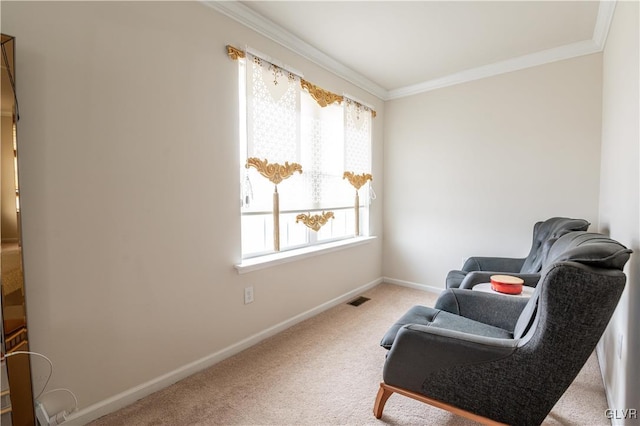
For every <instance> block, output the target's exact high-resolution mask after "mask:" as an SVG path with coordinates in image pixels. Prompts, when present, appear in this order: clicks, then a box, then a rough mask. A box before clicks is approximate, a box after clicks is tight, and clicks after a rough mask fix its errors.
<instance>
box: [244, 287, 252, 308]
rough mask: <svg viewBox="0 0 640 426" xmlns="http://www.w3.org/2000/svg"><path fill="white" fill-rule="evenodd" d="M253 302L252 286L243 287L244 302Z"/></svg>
mask: <svg viewBox="0 0 640 426" xmlns="http://www.w3.org/2000/svg"><path fill="white" fill-rule="evenodd" d="M251 302H253V286H249V287H245V289H244V304H245V305H247V304H249V303H251Z"/></svg>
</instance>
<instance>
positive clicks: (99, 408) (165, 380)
mask: <svg viewBox="0 0 640 426" xmlns="http://www.w3.org/2000/svg"><path fill="white" fill-rule="evenodd" d="M382 282H384V279H383V278H382V277H380V278H378V279H375V280H373V281H371V282H369V283H367V284H365V285H363V286H360V287H358V288H356V289H354V290H351V291H350V292H348V293H345V294H343V295H342V296H339V297H336V298H335V299H332V300H329V301H328V302H325V303H323V304H321V305H319V306H317V307H315V308H313V309H310V310H308V311H306V312H303V313H301V314H299V315H296V316H294V317H292V318H289V319H288V320H286V321H283V322H281V323H279V324H276V325H274V326H273V327H269V328H267V329H265V330H263V331H261V332H259V333H256V334H254V335H253V336H250V337H247V338H246V339H243V340H241V341H239V342H237V343H235V344H233V345H231V346H229V347H226V348H224V349H222V350H220V351H218V352H215V353H213V354H211V355H208V356H206V357H204V358H201V359H199V360H196V361H194V362H192V363H190V364H187V365H184V366H182V367H180V368H178V369H176V370H173V371H170V372H168V373H167V374H163V375H162V376H160V377H157V378H155V379H153V380H150V381H148V382H146V383H142V384H141V385H138V386H136V387H134V388H131V389H129V390H126V391H124V392H121V393H119V394H117V395H114V396H112V397H110V398H107V399H105V400H103V401H100V402H97V403H95V404H93V405H91V406H89V407H87V408H84V409H82V410H80V411H78V412H75V413H73V414H71V415H70V416H69V417H68V420H67V422H65V424H68V425H84V424H87V423H89V422H91V421H93V420H95V419H97V418H99V417H102V416H104V415H106V414H109V413H112V412H114V411H116V410H119V409H121V408H124V407H126V406H127V405H130V404H133V403H134V402H136V401H137V400H139V399H141V398H144V397H145V396H147V395H151V394H152V393H154V392H157V391H159V390H160V389H164V388H166V387H167V386H170V385H172V384H174V383H175V382H177V381H179V380H182V379H184V378H186V377H189V376H191V375H192V374H195V373H197V372H199V371H202V370H204V369H205V368H208V367H211V366H212V365H215V364H217V363H219V362H220V361H222V360H224V359H226V358H229V357H230V356H233V355H235V354H237V353H239V352H241V351H243V350H245V349H247V348H249V347H251V346H253V345H255V344H257V343H259V342H261V341H262V340H264V339H266V338H268V337H271V336H273V335H275V334H278V333H280V332H281V331H284V330H286V329H288V328H289V327H292V326H294V325H296V324H298V323H299V322H302V321H304V320H306V319H309V318H311V317H314V316H316V315H318V314H320V313H321V312H324V311H326V310H327V309H330V308H333V307H334V306H337V305H339V304H341V303H344V302H347V301H349V300H351V299H352V298H354V297H356V296H358V295H359V294H360V293H362V292H364V291H366V290H369V289H370V288H373V287H375V286H377V285H378V284H380V283H382Z"/></svg>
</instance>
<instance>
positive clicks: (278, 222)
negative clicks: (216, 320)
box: [228, 48, 374, 259]
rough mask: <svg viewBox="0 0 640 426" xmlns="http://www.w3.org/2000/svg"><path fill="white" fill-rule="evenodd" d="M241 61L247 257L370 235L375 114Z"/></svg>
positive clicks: (250, 58)
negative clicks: (353, 183)
mask: <svg viewBox="0 0 640 426" xmlns="http://www.w3.org/2000/svg"><path fill="white" fill-rule="evenodd" d="M228 49H229V48H228ZM238 52H239V51H238ZM240 54H241V56H240V57H236V58H234V59H238V63H239V73H240V74H239V82H240V84H239V96H240V164H239V169H240V173H241V182H242V185H241V199H242V203H241V215H242V221H241V223H242V257H243V258H244V259H247V258H251V257H256V256H261V255H266V254H271V253H274V252H278V251H286V250H293V249H297V248H302V247H306V246H309V245H315V244H322V243H327V242H332V241H337V240H341V239H347V238H353V237H356V236H359V235H368V228H369V227H368V223H369V222H368V220H369V214H368V213H369V201H370V196H369V194H370V193H372V192H373V190H372V188H371V187H370V183H369V181H370V180H371V175H370V173H371V119H372V117H373V114H374V111H372V110H371V109H370V108H369V107H367V106H364V105H362V104H361V103H359V102H356V101H354V100H351V99H348V98H347V97H344V96H339V95H335V94H333V93H330V92H326V91H323V90H322V89H319V88H317V87H316V86H314V85H312V84H311V83H309V82H307V81H305V80H304V79H302V78H301V77H300V76H299V75H298V73H294V72H291V71H288V70H286V69H285V68H284V67H280V66H277V65H275V64H273V63H272V62H270V61H267V60H265V59H263V58H260V57H258V56H255V55H253V54H251V53H248V52H247V53H246V54H245V53H244V52H240ZM230 56H231V53H230ZM318 99H319V100H318ZM278 171H280V172H282V173H281V174H282V175H286V177H285V178H283V179H282V180H280V179H279V177H280V175H278V173H277V172H278ZM345 172H347V174H346V175H345ZM274 174H275V175H274ZM276 175H277V176H276ZM353 179H355V180H356V181H357V184H356V185H358V189H359V191H358V189H355V186H352V184H351V183H350V182H352V181H353ZM360 186H362V188H360ZM358 193H360V194H358ZM365 193H366V196H364V194H365ZM356 202H357V203H358V204H357V207H356ZM356 227H357V229H356Z"/></svg>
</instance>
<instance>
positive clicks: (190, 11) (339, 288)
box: [2, 2, 384, 420]
mask: <svg viewBox="0 0 640 426" xmlns="http://www.w3.org/2000/svg"><path fill="white" fill-rule="evenodd" d="M2 31H3V32H5V33H8V34H11V35H14V36H15V37H16V43H17V53H16V55H17V67H16V68H17V85H18V87H17V88H18V96H19V100H20V113H21V114H20V115H21V120H20V123H19V137H20V140H19V144H20V154H21V164H20V166H21V179H22V180H21V187H22V201H23V225H24V260H25V278H26V295H27V309H28V321H29V335H30V338H31V342H32V343H31V347H32V349H33V350H35V351H38V352H41V353H43V354H45V355H47V356H48V357H49V358H51V360H52V361H53V363H54V365H55V369H54V375H53V377H52V379H51V382H50V385H49V388H54V387H65V388H69V389H71V390H73V391H74V392H75V393H76V394H77V395H78V399H79V401H80V408H81V409H83V410H85V411H86V410H87V407H90V406H92V404H98V405H100V404H103V403H104V404H107V406H108V407H107V408H108V409H113V408H116V407H117V405H118V404H119V403H120V402H122V401H121V400H120V399H121V398H123V396H122V395H118V394H120V393H122V392H129V391H130V390H131V389H132V388H134V387H137V386H141V390H140V389H139V390H140V392H138V393H136V394H135V395H137V396H141V394H143V393H144V392H146V391H148V390H150V389H151V387H147V388H145V386H147V385H148V381H153V380H160V379H162V377H161V376H162V375H164V374H171V373H172V372H175V370H176V369H181V368H185V366H189V365H190V363H193V362H196V363H197V362H198V360H202V359H203V358H205V359H208V358H207V357H210V356H212V354H213V355H215V354H218V353H219V351H224V350H225V349H227V348H229V347H230V346H232V345H234V344H238V343H239V342H240V343H242V342H243V339H247V338H249V337H251V336H254V335H255V334H256V333H260V332H263V331H265V330H267V329H269V328H270V327H273V326H276V325H278V324H280V323H282V322H283V321H287V320H290V319H291V318H294V317H296V316H297V315H300V314H301V313H304V312H307V311H309V310H311V309H314V308H316V307H318V306H321V305H323V304H325V303H326V302H329V301H332V300H334V299H336V298H339V297H341V296H344V295H346V294H348V293H350V292H352V291H355V290H357V289H358V288H359V287H362V286H366V285H368V284H372V283H375V282H376V280H378V279H379V278H380V277H381V275H382V273H381V265H380V262H379V259H380V257H381V239H378V240H375V241H374V242H372V243H370V244H365V245H361V246H357V247H354V248H350V249H347V250H344V251H340V252H337V253H330V254H325V255H321V256H317V257H313V258H310V259H306V260H303V261H299V262H294V263H288V264H284V265H280V266H276V267H273V268H270V269H267V270H262V271H259V272H253V273H248V274H244V275H238V274H237V272H236V271H235V269H234V268H233V265H234V264H235V263H238V262H239V261H240V217H239V183H238V172H237V167H238V164H239V160H238V149H237V136H238V130H237V122H238V117H237V64H236V62H234V61H232V60H231V59H229V58H228V57H227V55H226V49H225V45H227V44H233V45H235V46H237V47H241V48H242V47H244V46H245V45H249V46H251V47H253V48H255V49H257V50H259V51H262V52H265V53H267V54H269V55H270V56H272V57H273V58H277V59H279V60H281V61H282V62H283V63H286V64H289V65H291V66H293V67H294V68H296V69H298V70H301V71H302V72H303V73H304V74H305V78H306V79H307V80H309V81H312V82H314V83H315V84H317V85H319V86H321V87H324V88H326V89H329V90H331V91H333V92H336V93H343V92H347V93H350V94H352V95H353V96H356V97H358V98H360V99H362V100H363V101H365V102H368V103H370V104H372V105H373V106H374V107H375V109H376V110H377V112H378V117H377V118H376V119H375V120H374V130H373V134H374V152H373V158H374V165H373V175H374V179H376V181H379V182H382V159H381V154H382V133H383V127H382V123H383V121H384V105H383V103H382V102H381V101H380V100H378V99H376V98H374V97H372V96H371V95H369V94H367V93H365V92H363V91H362V90H360V89H358V88H356V87H354V86H353V85H351V84H349V83H347V82H345V81H343V80H342V79H339V78H337V77H336V76H334V75H332V74H330V73H328V72H327V71H325V70H324V69H322V68H320V67H318V66H316V65H313V64H312V63H310V62H309V61H307V60H305V59H303V58H301V57H299V56H297V55H295V54H293V53H291V52H290V51H288V50H286V49H285V48H283V47H282V46H280V45H277V44H275V43H273V42H271V41H269V40H267V39H265V38H264V37H262V36H259V35H257V34H256V33H254V32H252V31H250V30H248V29H247V28H245V27H243V26H241V25H239V24H237V23H236V22H234V21H232V20H230V19H228V18H226V17H224V16H223V15H220V14H219V13H217V12H216V11H214V10H213V9H211V8H208V7H206V6H205V5H203V4H201V3H199V2H3V3H2ZM376 190H377V193H378V199H377V201H376V202H375V203H374V205H373V207H372V224H371V230H372V234H374V235H380V233H381V229H382V219H381V213H382V201H383V198H384V197H383V188H382V186H381V185H378V186H377V187H376ZM247 285H253V286H254V287H255V302H254V303H252V304H250V305H244V304H243V289H244V287H245V286H247ZM214 358H215V357H214ZM33 363H34V369H35V370H36V374H35V387H36V389H38V387H39V386H41V385H42V384H43V382H42V375H43V374H44V371H45V370H44V369H43V368H42V367H43V366H42V365H41V364H40V363H39V362H38V361H37V360H34V361H33ZM114 396H115V399H114V400H111V401H109V400H107V399H108V398H111V397H114ZM125 399H126V398H125ZM119 401H120V402H119ZM129 402H131V401H129ZM92 410H95V411H92ZM89 411H91V413H90V414H89V415H88V416H85V418H84V420H87V419H88V418H90V417H91V416H92V415H97V414H100V413H102V412H104V410H102V411H101V409H100V407H97V408H96V406H94V407H93V408H90V410H89Z"/></svg>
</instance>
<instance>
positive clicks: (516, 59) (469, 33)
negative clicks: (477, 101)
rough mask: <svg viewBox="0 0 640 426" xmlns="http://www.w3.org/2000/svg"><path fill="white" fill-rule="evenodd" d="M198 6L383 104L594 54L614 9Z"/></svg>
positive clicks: (509, 4) (532, 4) (498, 4)
mask: <svg viewBox="0 0 640 426" xmlns="http://www.w3.org/2000/svg"><path fill="white" fill-rule="evenodd" d="M204 3H206V4H207V5H209V6H211V7H213V8H215V9H216V10H218V11H220V12H222V13H224V14H226V15H227V16H230V17H231V18H233V19H235V20H237V21H239V22H240V23H242V24H244V25H246V26H248V27H250V28H252V29H254V30H256V31H258V32H259V33H261V34H263V35H265V36H266V37H268V38H271V39H272V40H274V41H276V42H278V43H280V44H282V45H284V46H285V47H288V48H290V49H291V50H293V51H295V52H296V53H298V54H300V55H302V56H304V57H306V58H308V59H310V60H312V61H314V62H316V63H317V64H319V65H321V66H323V67H324V68H327V69H329V70H330V71H332V72H334V73H335V74H337V75H339V76H341V77H343V78H345V79H346V80H348V81H350V82H352V83H354V84H356V85H357V86H359V87H361V88H363V89H365V90H366V91H368V92H370V93H372V94H373V95H375V96H377V97H379V98H381V99H384V100H388V99H394V98H399V97H403V96H408V95H411V94H415V93H420V92H424V91H428V90H433V89H435V88H439V87H444V86H448V85H451V84H457V83H460V82H464V81H470V80H474V79H478V78H483V77H487V76H490V75H496V74H500V73H503V72H509V71H513V70H516V69H522V68H526V67H530V66H535V65H540V64H543V63H548V62H553V61H557V60H561V59H566V58H571V57H575V56H580V55H585V54H590V53H595V52H599V51H601V50H602V48H603V46H604V41H605V38H606V34H607V31H608V27H609V23H610V22H611V17H612V16H613V9H614V7H615V2H611V1H603V2H598V1H220V2H218V1H204ZM237 47H244V46H237Z"/></svg>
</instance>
